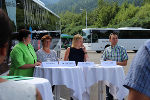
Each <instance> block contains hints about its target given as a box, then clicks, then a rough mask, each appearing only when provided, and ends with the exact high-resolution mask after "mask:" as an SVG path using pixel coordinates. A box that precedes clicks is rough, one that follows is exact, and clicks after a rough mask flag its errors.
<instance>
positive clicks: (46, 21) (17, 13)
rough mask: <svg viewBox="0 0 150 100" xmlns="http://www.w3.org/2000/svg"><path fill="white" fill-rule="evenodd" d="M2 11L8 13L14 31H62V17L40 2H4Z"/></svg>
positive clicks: (12, 0) (14, 0) (4, 0)
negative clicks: (30, 29)
mask: <svg viewBox="0 0 150 100" xmlns="http://www.w3.org/2000/svg"><path fill="white" fill-rule="evenodd" d="M2 9H3V10H4V11H5V12H6V13H7V15H8V16H9V18H10V20H11V24H12V26H13V31H14V32H15V31H19V30H20V29H23V28H25V29H29V27H32V30H49V31H55V30H60V17H59V16H58V15H57V14H55V13H54V12H52V11H51V10H50V9H48V8H47V7H46V6H45V4H44V3H42V2H41V1H40V0H2Z"/></svg>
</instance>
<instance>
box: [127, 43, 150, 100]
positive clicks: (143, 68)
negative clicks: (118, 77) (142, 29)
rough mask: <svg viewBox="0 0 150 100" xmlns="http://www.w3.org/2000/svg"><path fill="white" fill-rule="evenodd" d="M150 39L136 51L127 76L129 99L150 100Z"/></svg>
mask: <svg viewBox="0 0 150 100" xmlns="http://www.w3.org/2000/svg"><path fill="white" fill-rule="evenodd" d="M149 84H150V40H148V41H146V42H145V43H144V44H143V45H142V46H141V47H140V48H139V50H138V52H137V53H136V55H135V57H134V59H133V61H132V63H131V65H130V69H129V71H128V74H127V76H126V78H125V82H124V87H126V88H127V89H129V95H128V100H150V85H149Z"/></svg>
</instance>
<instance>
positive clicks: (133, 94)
mask: <svg viewBox="0 0 150 100" xmlns="http://www.w3.org/2000/svg"><path fill="white" fill-rule="evenodd" d="M128 100H150V98H149V97H147V96H146V95H144V94H141V93H140V92H138V91H136V90H134V89H132V88H130V89H129V96H128Z"/></svg>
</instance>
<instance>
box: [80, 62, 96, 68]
mask: <svg viewBox="0 0 150 100" xmlns="http://www.w3.org/2000/svg"><path fill="white" fill-rule="evenodd" d="M78 66H79V67H93V66H94V62H78Z"/></svg>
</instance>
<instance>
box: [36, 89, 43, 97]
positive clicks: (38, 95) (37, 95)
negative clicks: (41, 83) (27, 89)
mask: <svg viewBox="0 0 150 100" xmlns="http://www.w3.org/2000/svg"><path fill="white" fill-rule="evenodd" d="M36 100H42V96H41V94H40V92H39V91H38V89H36Z"/></svg>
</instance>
